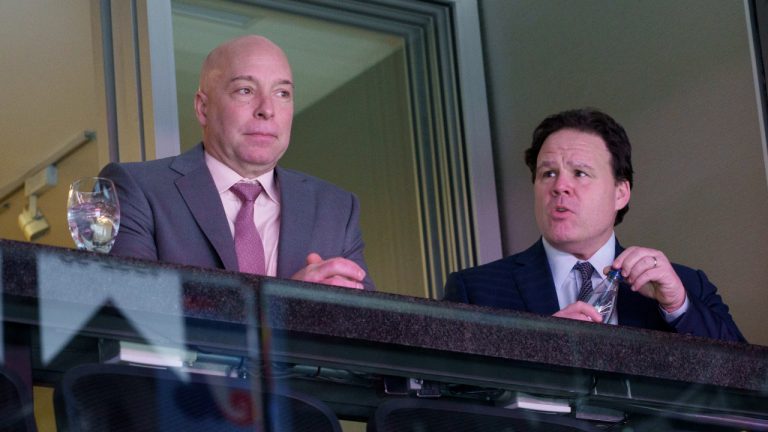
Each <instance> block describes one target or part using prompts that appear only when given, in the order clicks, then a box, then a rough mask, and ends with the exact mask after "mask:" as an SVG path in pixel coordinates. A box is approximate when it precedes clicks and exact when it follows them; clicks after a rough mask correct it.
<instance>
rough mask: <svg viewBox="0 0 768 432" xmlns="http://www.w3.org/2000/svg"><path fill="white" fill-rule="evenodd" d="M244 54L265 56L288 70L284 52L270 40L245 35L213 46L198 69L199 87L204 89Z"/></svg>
mask: <svg viewBox="0 0 768 432" xmlns="http://www.w3.org/2000/svg"><path fill="white" fill-rule="evenodd" d="M244 55H256V56H267V57H270V58H272V59H275V60H276V61H278V62H282V63H284V65H285V66H286V67H287V69H288V71H289V72H290V66H289V65H288V58H287V57H286V55H285V52H284V51H283V50H282V48H280V47H279V46H277V45H276V44H275V43H274V42H272V41H271V40H269V39H267V38H265V37H264V36H259V35H246V36H240V37H236V38H234V39H230V40H228V41H226V42H224V43H222V44H221V45H219V46H217V47H216V48H214V49H213V50H212V51H211V52H210V53H208V56H207V57H206V58H205V61H203V66H202V68H201V69H200V89H202V90H205V89H206V88H207V87H208V86H209V85H210V83H211V81H212V80H216V79H220V78H221V77H222V75H224V74H225V73H226V69H227V67H228V66H230V65H232V64H234V63H236V62H237V59H238V57H242V56H244Z"/></svg>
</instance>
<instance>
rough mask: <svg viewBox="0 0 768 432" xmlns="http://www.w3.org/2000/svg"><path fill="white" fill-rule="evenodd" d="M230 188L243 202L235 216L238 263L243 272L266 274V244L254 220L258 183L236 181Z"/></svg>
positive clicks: (259, 190) (259, 186)
mask: <svg viewBox="0 0 768 432" xmlns="http://www.w3.org/2000/svg"><path fill="white" fill-rule="evenodd" d="M229 190H231V191H232V193H234V194H235V196H237V197H238V198H239V199H240V201H241V202H242V204H243V205H242V206H241V207H240V211H239V212H237V217H236V218H235V251H236V252H237V265H238V267H239V268H240V271H241V272H243V273H254V274H259V275H263V274H266V271H265V269H266V266H265V260H264V244H263V243H262V242H261V237H260V236H259V232H258V231H257V230H256V224H255V223H254V222H253V202H254V201H256V198H257V197H258V196H259V194H260V193H261V185H260V184H258V183H235V184H234V185H233V186H232V187H231V188H229Z"/></svg>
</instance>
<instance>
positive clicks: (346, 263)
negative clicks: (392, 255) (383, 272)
mask: <svg viewBox="0 0 768 432" xmlns="http://www.w3.org/2000/svg"><path fill="white" fill-rule="evenodd" d="M291 279H294V280H300V281H304V282H314V283H321V284H326V285H336V286H340V287H346V288H356V289H363V279H365V270H363V269H362V268H360V266H359V265H357V263H355V262H354V261H351V260H348V259H346V258H341V257H335V258H329V259H327V260H324V259H323V258H322V257H321V256H320V255H318V254H316V253H314V252H312V253H310V254H309V255H307V266H306V267H304V268H303V269H301V270H299V271H298V272H297V273H296V274H294V275H293V276H291Z"/></svg>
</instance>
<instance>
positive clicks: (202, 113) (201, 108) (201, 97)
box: [195, 89, 208, 127]
mask: <svg viewBox="0 0 768 432" xmlns="http://www.w3.org/2000/svg"><path fill="white" fill-rule="evenodd" d="M207 111H208V96H206V95H205V93H203V91H202V90H200V89H198V90H197V91H196V92H195V116H196V117H197V121H198V123H200V126H203V127H204V126H205V125H206V124H207V123H208V114H207Z"/></svg>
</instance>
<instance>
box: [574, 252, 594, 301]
mask: <svg viewBox="0 0 768 432" xmlns="http://www.w3.org/2000/svg"><path fill="white" fill-rule="evenodd" d="M573 268H575V269H576V270H578V271H579V274H581V289H580V290H579V295H578V297H577V298H576V300H581V301H583V302H585V301H587V300H589V296H591V295H592V272H593V271H595V268H594V267H592V264H590V263H589V261H583V262H580V263H578V264H576V265H575V266H573Z"/></svg>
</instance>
